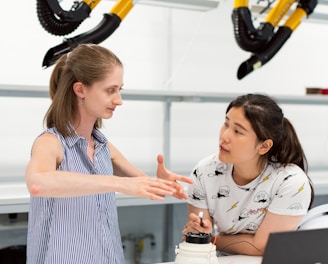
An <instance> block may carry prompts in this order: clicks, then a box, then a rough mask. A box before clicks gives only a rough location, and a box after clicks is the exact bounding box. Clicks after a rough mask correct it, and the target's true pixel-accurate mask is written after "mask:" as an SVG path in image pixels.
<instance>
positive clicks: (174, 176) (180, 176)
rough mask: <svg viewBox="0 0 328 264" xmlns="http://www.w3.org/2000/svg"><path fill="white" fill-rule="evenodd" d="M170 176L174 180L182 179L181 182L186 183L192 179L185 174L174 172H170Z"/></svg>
mask: <svg viewBox="0 0 328 264" xmlns="http://www.w3.org/2000/svg"><path fill="white" fill-rule="evenodd" d="M170 176H171V178H173V179H174V180H175V181H182V182H186V183H192V179H191V178H189V177H187V176H183V175H179V174H176V173H171V175H170Z"/></svg>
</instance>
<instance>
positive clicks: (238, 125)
mask: <svg viewBox="0 0 328 264" xmlns="http://www.w3.org/2000/svg"><path fill="white" fill-rule="evenodd" d="M225 119H226V120H228V121H230V119H229V117H228V116H226V117H225ZM234 125H235V126H237V127H240V128H241V129H242V130H244V131H246V132H248V130H247V129H246V128H245V127H244V126H243V125H242V124H240V123H238V122H234Z"/></svg>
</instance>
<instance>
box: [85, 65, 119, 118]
mask: <svg viewBox="0 0 328 264" xmlns="http://www.w3.org/2000/svg"><path fill="white" fill-rule="evenodd" d="M122 86H123V69H122V67H121V66H116V67H115V68H114V69H113V71H111V72H109V73H108V75H107V76H106V77H105V78H104V79H103V80H101V81H98V82H95V83H94V84H93V85H91V86H90V87H88V88H87V89H85V98H84V101H83V109H84V110H85V111H86V113H87V115H89V116H90V117H92V118H94V119H97V118H103V119H108V118H111V117H112V116H113V113H114V111H115V108H116V107H117V106H119V105H122V103H123V102H122V97H121V89H122Z"/></svg>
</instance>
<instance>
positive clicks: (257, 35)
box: [232, 0, 317, 80]
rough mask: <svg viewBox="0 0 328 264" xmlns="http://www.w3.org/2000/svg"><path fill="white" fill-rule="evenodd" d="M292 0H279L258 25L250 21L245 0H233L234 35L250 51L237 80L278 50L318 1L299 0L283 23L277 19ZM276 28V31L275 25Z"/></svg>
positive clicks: (282, 15)
mask: <svg viewBox="0 0 328 264" xmlns="http://www.w3.org/2000/svg"><path fill="white" fill-rule="evenodd" d="M294 3H296V1H295V0H279V1H278V2H277V3H276V4H275V6H274V7H273V8H272V9H271V10H270V12H269V13H268V15H267V16H266V18H265V20H264V22H262V23H261V24H260V26H259V27H258V28H255V27H254V26H253V23H252V17H251V12H250V10H249V9H248V0H235V1H234V9H233V13H232V21H233V26H234V34H235V39H236V42H237V44H238V45H239V47H240V48H241V49H243V50H245V51H250V52H252V55H251V57H250V58H249V59H248V60H247V61H245V62H243V63H242V64H241V65H240V66H239V69H238V72H237V78H238V79H239V80H240V79H242V78H244V77H245V76H246V75H247V74H249V73H251V72H252V71H254V70H256V69H258V68H260V67H261V66H263V65H264V64H265V63H267V62H268V61H269V60H271V59H272V57H273V56H274V55H275V54H276V53H277V52H278V51H279V50H280V48H281V47H282V46H283V45H284V44H285V42H286V41H287V39H288V38H289V37H290V36H291V34H292V33H293V32H294V31H295V29H296V28H297V27H298V26H299V24H300V23H301V21H302V19H303V18H304V17H306V16H308V15H310V14H311V13H312V12H313V10H314V8H315V7H316V5H317V0H300V1H299V2H298V4H297V7H296V9H295V11H294V12H293V13H292V14H291V15H290V17H289V18H288V19H287V20H286V21H285V23H284V24H283V25H282V26H279V22H280V21H281V20H282V19H283V18H284V17H285V15H286V14H287V13H288V12H289V11H290V8H291V6H292V5H293V4H294ZM277 26H279V27H278V29H277V30H276V31H275V29H276V28H277Z"/></svg>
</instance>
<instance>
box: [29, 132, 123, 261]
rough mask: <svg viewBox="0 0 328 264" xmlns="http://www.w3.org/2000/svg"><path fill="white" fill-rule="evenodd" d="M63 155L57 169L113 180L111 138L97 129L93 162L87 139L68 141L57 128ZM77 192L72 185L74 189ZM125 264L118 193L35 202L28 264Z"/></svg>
mask: <svg viewBox="0 0 328 264" xmlns="http://www.w3.org/2000/svg"><path fill="white" fill-rule="evenodd" d="M45 132H49V133H52V134H55V135H56V136H57V137H58V138H59V140H60V141H61V144H62V146H63V150H64V158H63V161H62V162H61V164H60V167H59V168H58V170H63V171H75V172H79V173H85V174H103V175H113V166H112V162H111V157H110V151H109V149H108V146H107V139H106V138H105V136H104V135H103V134H102V133H101V132H100V131H99V130H97V129H94V131H93V133H92V136H93V138H94V141H95V154H94V162H93V163H92V162H91V161H90V159H89V158H88V155H87V141H86V139H84V138H82V137H80V136H78V135H74V136H71V137H66V138H64V137H63V136H62V135H61V134H59V133H58V131H57V130H56V129H55V128H51V129H48V130H46V131H45ZM72 188H74V186H72ZM84 263H85V264H123V263H124V255H123V248H122V242H121V235H120V231H119V225H118V217H117V207H116V203H115V193H113V192H112V193H104V194H96V195H87V196H82V197H70V198H44V197H31V199H30V210H29V220H28V239H27V264H84Z"/></svg>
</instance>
